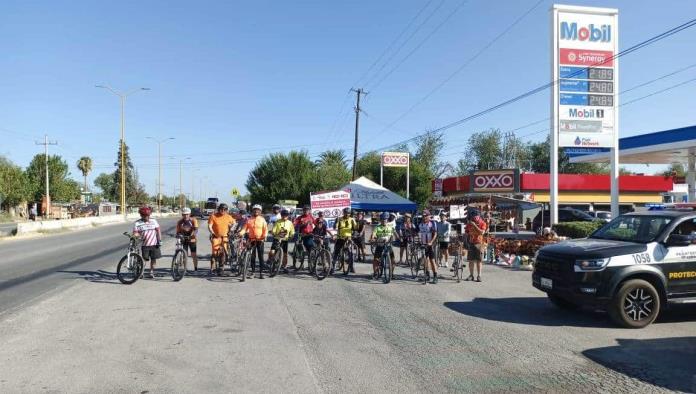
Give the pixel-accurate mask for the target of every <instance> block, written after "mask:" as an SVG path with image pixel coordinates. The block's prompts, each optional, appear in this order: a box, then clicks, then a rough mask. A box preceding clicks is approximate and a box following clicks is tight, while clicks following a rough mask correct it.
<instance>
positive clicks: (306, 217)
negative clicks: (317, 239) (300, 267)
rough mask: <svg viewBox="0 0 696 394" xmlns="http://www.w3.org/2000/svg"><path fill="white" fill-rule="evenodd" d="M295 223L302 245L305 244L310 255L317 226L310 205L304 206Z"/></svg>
mask: <svg viewBox="0 0 696 394" xmlns="http://www.w3.org/2000/svg"><path fill="white" fill-rule="evenodd" d="M295 225H296V226H297V232H298V233H299V234H300V237H301V241H302V246H304V248H305V251H306V252H307V256H309V252H311V251H312V248H313V247H314V237H313V236H312V233H313V231H314V227H315V226H314V216H312V212H311V211H310V207H309V205H305V206H304V207H302V215H301V216H298V217H297V218H296V219H295ZM293 268H297V267H293Z"/></svg>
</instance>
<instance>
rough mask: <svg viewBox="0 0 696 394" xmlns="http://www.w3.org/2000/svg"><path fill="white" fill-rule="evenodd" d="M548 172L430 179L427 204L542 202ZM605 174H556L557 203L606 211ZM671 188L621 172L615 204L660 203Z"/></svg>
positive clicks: (665, 180)
mask: <svg viewBox="0 0 696 394" xmlns="http://www.w3.org/2000/svg"><path fill="white" fill-rule="evenodd" d="M549 181H550V176H549V174H537V173H519V172H518V171H516V170H510V169H506V170H487V171H476V172H472V173H471V174H470V175H468V176H459V177H450V178H441V179H436V180H433V182H432V190H433V193H434V197H433V199H432V200H431V205H433V206H442V207H447V206H449V205H456V204H466V203H467V201H466V200H467V199H475V198H481V197H483V196H502V197H506V198H514V199H518V200H523V201H529V202H535V203H541V204H546V203H548V202H549ZM609 188H610V180H609V176H608V175H586V174H559V176H558V190H559V206H560V207H572V208H578V209H582V210H593V211H608V210H609V208H610V204H611V197H610V189H609ZM672 188H673V180H672V177H663V176H650V175H623V176H620V177H619V203H620V207H621V210H622V211H623V212H625V211H630V210H633V209H636V208H638V207H642V206H645V204H653V203H657V204H659V203H661V202H662V195H663V193H666V192H669V191H671V190H672Z"/></svg>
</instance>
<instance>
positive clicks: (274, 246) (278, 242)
mask: <svg viewBox="0 0 696 394" xmlns="http://www.w3.org/2000/svg"><path fill="white" fill-rule="evenodd" d="M278 246H280V247H281V248H282V249H283V252H284V253H288V241H287V240H285V241H281V240H279V239H274V240H273V244H271V250H273V251H276V250H278Z"/></svg>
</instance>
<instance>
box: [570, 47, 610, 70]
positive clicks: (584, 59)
mask: <svg viewBox="0 0 696 394" xmlns="http://www.w3.org/2000/svg"><path fill="white" fill-rule="evenodd" d="M612 56H614V53H613V52H612V51H592V50H588V49H572V48H560V57H559V62H560V64H563V65H572V66H595V67H613V66H614V59H612Z"/></svg>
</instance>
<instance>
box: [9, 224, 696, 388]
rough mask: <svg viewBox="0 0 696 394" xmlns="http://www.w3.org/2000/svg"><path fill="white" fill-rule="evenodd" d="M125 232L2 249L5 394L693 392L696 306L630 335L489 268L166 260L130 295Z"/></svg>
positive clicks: (106, 230)
mask: <svg viewBox="0 0 696 394" xmlns="http://www.w3.org/2000/svg"><path fill="white" fill-rule="evenodd" d="M161 222H162V223H163V225H164V226H165V227H166V228H171V227H172V225H173V221H172V220H162V221H161ZM125 229H127V226H126V225H113V226H104V227H99V228H95V229H90V230H86V231H80V232H75V233H69V234H60V235H55V236H50V237H41V238H36V239H31V240H21V241H19V240H12V241H0V255H1V256H3V259H2V260H1V261H0V343H2V344H3V346H2V347H1V348H0V349H1V350H0V362H1V363H2V366H3V367H2V368H0V392H7V393H13V392H44V391H47V392H51V391H53V392H121V391H123V392H140V393H156V392H191V393H194V392H196V393H197V392H293V393H294V392H302V393H306V392H374V393H377V392H379V393H383V392H400V393H411V392H438V393H440V392H477V393H478V392H501V391H515V392H572V393H576V392H588V393H589V392H592V393H595V392H625V393H642V392H645V393H648V392H660V391H673V390H675V391H687V392H688V391H692V390H694V388H696V387H694V384H696V380H695V379H696V363H694V360H696V311H695V310H694V308H691V309H681V310H678V311H677V312H672V313H669V314H665V315H664V316H663V317H662V318H661V319H660V320H659V321H658V322H657V323H655V324H653V325H651V326H649V327H647V328H645V329H642V330H626V329H619V328H616V327H614V326H613V325H612V324H611V323H610V321H609V320H608V318H607V317H606V315H605V314H602V313H596V312H590V311H587V312H582V313H567V312H563V311H559V310H557V309H554V307H552V306H551V304H550V303H549V302H548V301H547V300H546V299H545V297H544V296H543V294H542V293H540V292H538V291H536V290H535V289H533V288H532V286H531V284H530V273H529V272H525V271H512V270H509V269H503V268H499V267H491V266H486V267H485V269H486V271H485V272H484V276H483V278H484V282H483V283H473V282H466V283H456V282H454V281H452V280H442V281H440V283H439V284H437V285H427V286H424V285H422V284H419V283H416V282H414V281H412V280H410V278H409V276H408V275H406V270H404V269H398V271H397V272H398V276H399V278H398V280H396V281H394V282H392V283H391V284H388V285H384V284H382V283H380V282H375V281H372V280H370V279H369V278H368V273H369V270H370V267H369V266H368V265H365V264H359V265H358V267H357V269H358V271H359V272H358V275H355V276H350V277H348V278H343V277H339V278H328V279H326V280H324V281H321V282H319V281H317V280H315V279H313V278H311V277H309V276H306V275H304V274H297V275H288V276H282V277H278V278H274V279H264V280H259V279H253V280H250V281H247V282H245V283H241V282H239V281H238V279H237V278H233V277H223V278H218V277H207V276H205V275H204V273H203V272H202V271H201V272H200V273H198V274H196V275H194V276H187V277H186V278H184V279H183V280H182V281H181V282H178V283H174V282H172V281H171V278H170V277H169V275H168V272H167V271H166V270H165V267H166V266H167V264H168V261H167V260H168V259H167V258H166V257H165V258H164V259H163V261H162V264H160V268H161V274H162V276H161V277H158V278H156V279H154V280H142V281H138V282H137V283H135V284H134V285H132V286H126V285H121V284H119V282H118V281H117V280H116V278H115V276H114V271H115V266H116V262H117V261H118V257H119V256H120V255H121V254H122V253H123V248H124V247H125V241H126V239H125V238H124V237H123V236H122V235H120V232H122V231H124V230H125ZM203 233H206V231H203ZM201 238H202V239H203V240H207V235H205V234H203V235H202V237H201ZM172 249H173V242H172V240H171V239H168V240H167V242H166V244H165V246H164V253H165V255H169V256H171V252H172ZM200 249H201V250H202V254H204V255H205V254H208V253H209V250H210V247H209V246H208V245H207V242H203V243H202V245H201V247H200ZM207 264H208V261H201V263H200V265H201V266H206V265H207Z"/></svg>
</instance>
